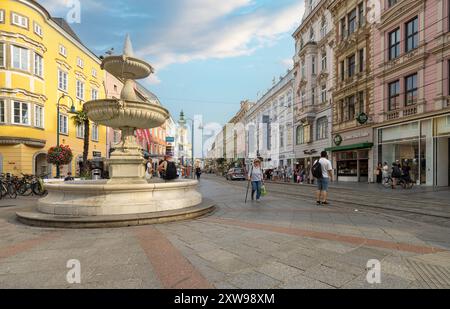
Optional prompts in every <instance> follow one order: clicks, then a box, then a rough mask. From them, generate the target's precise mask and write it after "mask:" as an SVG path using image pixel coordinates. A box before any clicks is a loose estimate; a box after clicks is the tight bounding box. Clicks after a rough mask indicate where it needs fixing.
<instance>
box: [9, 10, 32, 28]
mask: <svg viewBox="0 0 450 309" xmlns="http://www.w3.org/2000/svg"><path fill="white" fill-rule="evenodd" d="M11 23H12V24H13V25H16V26H19V27H22V28H28V18H27V17H25V16H22V15H19V14H17V13H12V15H11Z"/></svg>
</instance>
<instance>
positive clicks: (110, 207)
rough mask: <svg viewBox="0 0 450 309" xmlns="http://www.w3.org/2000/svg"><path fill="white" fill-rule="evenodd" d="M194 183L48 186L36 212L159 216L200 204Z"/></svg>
mask: <svg viewBox="0 0 450 309" xmlns="http://www.w3.org/2000/svg"><path fill="white" fill-rule="evenodd" d="M197 184H198V182H197V181H196V180H184V179H180V180H174V181H170V182H164V181H162V182H154V183H146V184H139V183H138V184H132V183H128V184H110V183H108V182H107V181H77V182H66V183H48V184H46V189H47V190H48V195H47V196H46V197H44V198H41V199H39V201H38V206H37V208H38V211H40V212H42V213H46V214H52V215H65V216H99V215H123V214H142V213H150V212H161V211H168V210H177V209H183V208H188V207H192V206H195V205H198V204H200V203H201V202H202V196H201V194H200V193H199V192H198V191H197V190H196V189H197Z"/></svg>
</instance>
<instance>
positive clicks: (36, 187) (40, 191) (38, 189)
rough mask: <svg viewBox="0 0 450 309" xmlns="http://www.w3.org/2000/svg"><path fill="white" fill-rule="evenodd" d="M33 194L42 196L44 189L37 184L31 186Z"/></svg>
mask: <svg viewBox="0 0 450 309" xmlns="http://www.w3.org/2000/svg"><path fill="white" fill-rule="evenodd" d="M33 193H34V194H36V195H39V196H42V195H44V193H45V190H44V187H43V186H42V185H41V184H40V183H39V182H37V183H35V184H33Z"/></svg>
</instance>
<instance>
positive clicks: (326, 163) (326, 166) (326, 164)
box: [314, 158, 333, 178]
mask: <svg viewBox="0 0 450 309" xmlns="http://www.w3.org/2000/svg"><path fill="white" fill-rule="evenodd" d="M316 162H317V161H316ZM314 163H315V162H314ZM319 163H320V165H321V166H322V177H323V178H329V176H328V171H332V170H333V167H332V166H331V161H330V160H328V159H327V158H320V159H319Z"/></svg>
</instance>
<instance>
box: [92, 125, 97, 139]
mask: <svg viewBox="0 0 450 309" xmlns="http://www.w3.org/2000/svg"><path fill="white" fill-rule="evenodd" d="M92 140H93V141H96V142H98V125H97V124H95V123H93V124H92Z"/></svg>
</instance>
